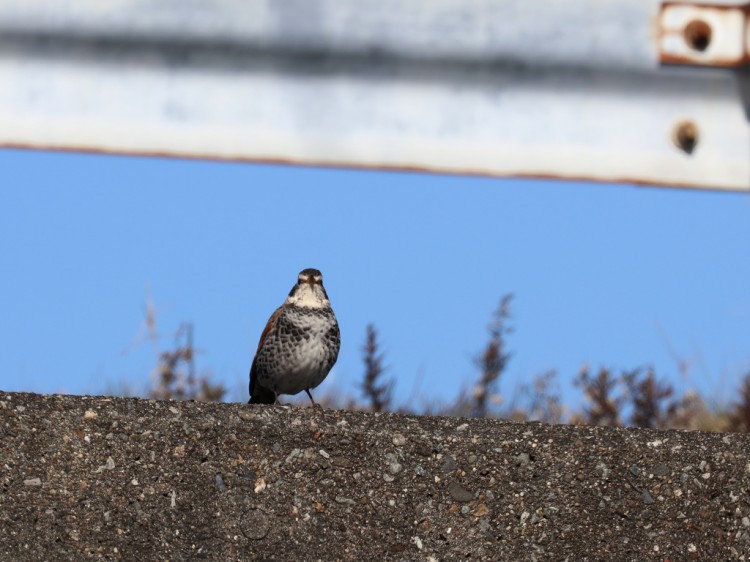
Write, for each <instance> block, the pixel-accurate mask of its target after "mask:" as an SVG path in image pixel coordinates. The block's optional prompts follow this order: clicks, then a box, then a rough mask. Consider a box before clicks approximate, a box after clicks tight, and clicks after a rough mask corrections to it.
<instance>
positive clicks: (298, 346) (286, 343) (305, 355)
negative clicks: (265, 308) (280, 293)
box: [248, 268, 341, 406]
mask: <svg viewBox="0 0 750 562" xmlns="http://www.w3.org/2000/svg"><path fill="white" fill-rule="evenodd" d="M340 347H341V333H340V331H339V324H338V321H337V320H336V315H335V314H334V313H333V309H332V308H331V301H330V300H329V299H328V295H327V294H326V290H325V288H324V287H323V274H322V273H321V272H320V271H319V270H317V269H313V268H307V269H303V270H302V271H300V272H299V275H298V276H297V283H295V285H294V286H293V287H292V290H291V291H290V292H289V296H288V297H287V299H286V301H285V302H284V304H282V305H281V306H280V307H279V308H277V309H276V311H275V312H274V313H273V314H272V315H271V317H270V318H269V319H268V323H267V324H266V327H265V328H264V330H263V332H262V333H261V336H260V341H259V342H258V349H257V351H256V352H255V357H254V358H253V363H252V365H251V367H250V400H249V401H248V404H277V403H278V398H279V395H280V394H298V393H300V392H302V391H303V390H304V391H305V392H306V393H307V396H309V397H310V401H311V402H312V404H313V406H316V405H317V404H316V402H315V400H314V399H313V397H312V394H311V393H310V390H311V389H313V388H315V387H317V386H318V385H319V384H320V383H321V382H323V380H324V379H325V378H326V376H327V375H328V373H329V372H330V370H331V368H332V367H333V365H334V363H336V359H337V358H338V355H339V349H340Z"/></svg>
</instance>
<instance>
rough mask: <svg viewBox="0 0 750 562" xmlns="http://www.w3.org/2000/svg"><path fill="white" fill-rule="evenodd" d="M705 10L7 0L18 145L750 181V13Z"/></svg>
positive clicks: (592, 4) (666, 181)
mask: <svg viewBox="0 0 750 562" xmlns="http://www.w3.org/2000/svg"><path fill="white" fill-rule="evenodd" d="M685 4H686V3H684V2H683V3H674V2H672V3H670V4H665V5H662V3H661V2H659V1H657V0H429V1H418V0H412V1H407V2H404V1H395V0H356V1H354V0H352V1H345V0H204V1H202V2H188V1H186V0H158V1H156V0H151V1H149V0H109V1H108V2H99V1H94V0H78V1H76V2H70V1H67V0H4V1H3V2H0V146H21V147H33V148H52V149H69V150H92V151H107V152H118V153H137V154H161V155H174V156H185V157H198V158H215V159H236V160H255V161H282V162H295V163H303V164H322V165H334V166H362V167H372V168H393V169H420V170H430V171H435V172H446V173H469V174H489V175H504V176H533V177H559V178H577V179H588V180H594V181H628V182H635V183H644V184H656V185H676V186H691V187H703V188H715V189H735V190H750V125H749V123H748V111H749V108H750V77H749V75H748V72H747V69H746V68H745V67H743V66H742V65H743V64H746V62H747V52H748V50H750V33H749V32H748V25H747V19H748V8H747V6H746V5H745V4H743V3H742V2H724V3H722V4H721V6H720V7H719V8H717V3H715V2H709V3H706V2H703V3H700V4H698V3H694V2H691V3H687V4H688V5H687V9H688V12H687V14H688V15H687V16H685V13H686V12H685V9H686V6H685ZM690 10H693V11H692V12H690ZM706 10H708V11H706ZM712 10H713V11H712ZM717 10H718V12H717ZM738 18H739V19H738ZM738 21H740V22H742V23H741V24H738ZM696 22H699V23H698V24H696ZM701 24H705V25H706V26H708V36H706V27H701ZM691 25H692V28H691V29H690V30H688V26H691ZM696 26H697V27H696ZM738 45H739V47H738ZM683 63H687V64H683ZM727 66H731V67H734V68H725V67H727Z"/></svg>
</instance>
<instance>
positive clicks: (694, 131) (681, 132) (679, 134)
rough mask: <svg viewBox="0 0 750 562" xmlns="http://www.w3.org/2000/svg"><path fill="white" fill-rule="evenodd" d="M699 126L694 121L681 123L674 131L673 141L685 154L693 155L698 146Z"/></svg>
mask: <svg viewBox="0 0 750 562" xmlns="http://www.w3.org/2000/svg"><path fill="white" fill-rule="evenodd" d="M698 137H699V135H698V126H697V125H696V124H695V123H693V122H692V121H680V122H679V123H677V124H676V125H675V127H674V130H673V131H672V141H673V142H674V144H675V146H676V147H677V148H679V149H680V150H682V151H683V152H684V153H685V154H692V153H693V151H694V150H695V147H696V146H698Z"/></svg>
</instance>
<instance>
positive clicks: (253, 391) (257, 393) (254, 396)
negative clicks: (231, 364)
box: [248, 307, 281, 404]
mask: <svg viewBox="0 0 750 562" xmlns="http://www.w3.org/2000/svg"><path fill="white" fill-rule="evenodd" d="M279 314H281V307H279V308H277V309H276V312H274V313H273V314H271V317H270V318H269V319H268V323H267V324H266V327H265V328H263V332H262V333H261V334H260V341H259V342H258V349H257V350H256V351H255V357H254V358H253V364H252V366H251V367H250V401H249V402H248V404H273V403H275V402H276V394H275V393H273V392H272V391H270V390H268V389H267V388H264V387H262V386H261V385H259V384H258V381H257V376H256V374H255V361H256V359H257V358H258V353H260V348H261V347H263V343H264V342H265V341H266V338H267V337H268V334H269V333H271V329H272V328H273V325H274V324H275V323H276V319H277V318H278V317H279Z"/></svg>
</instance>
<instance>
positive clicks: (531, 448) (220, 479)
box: [0, 393, 750, 561]
mask: <svg viewBox="0 0 750 562" xmlns="http://www.w3.org/2000/svg"><path fill="white" fill-rule="evenodd" d="M0 439H1V441H0V445H1V447H0V455H1V457H0V473H1V475H2V495H1V496H0V518H1V521H0V560H9V561H16V560H82V559H102V560H143V561H151V560H170V561H171V560H200V559H205V560H253V559H258V560H261V559H262V560H425V561H428V560H569V561H578V560H607V561H610V560H660V561H665V560H670V561H681V560H750V555H749V554H748V553H750V496H749V495H748V492H749V491H750V435H738V434H710V433H699V432H678V431H646V430H635V429H613V428H595V427H574V426H565V425H558V426H552V425H543V424H539V423H509V422H503V421H497V420H468V419H458V418H434V417H411V416H401V415H392V414H382V415H378V414H371V413H364V412H349V411H337V410H323V409H319V408H315V409H312V408H297V407H291V406H276V407H272V406H248V405H245V404H202V403H195V402H158V401H149V400H140V399H131V398H104V397H77V396H46V395H35V394H6V393H0Z"/></svg>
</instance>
